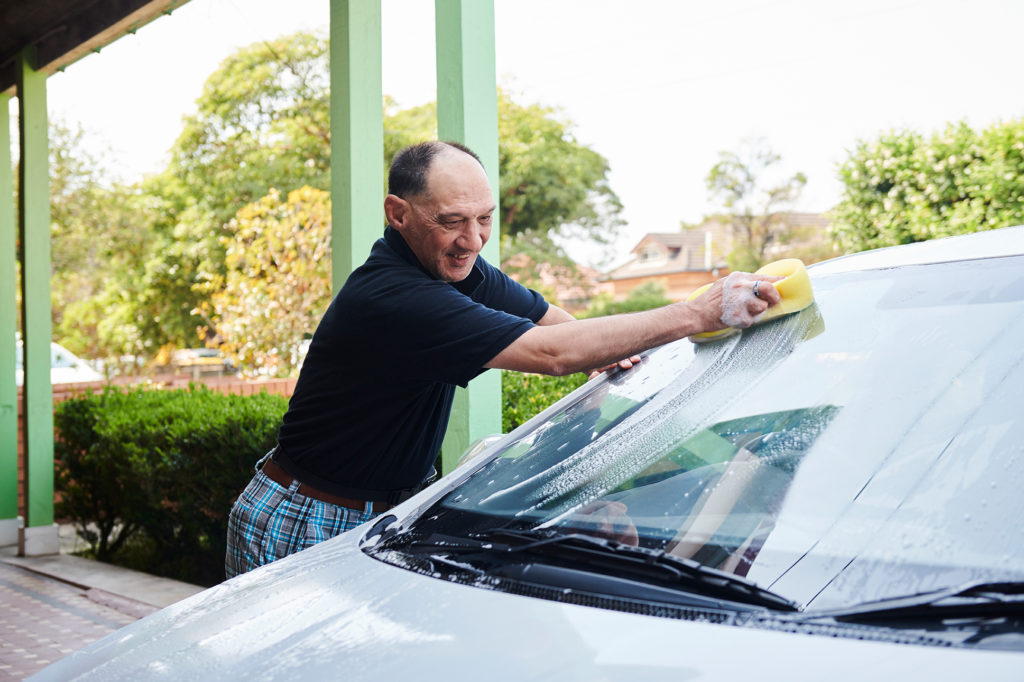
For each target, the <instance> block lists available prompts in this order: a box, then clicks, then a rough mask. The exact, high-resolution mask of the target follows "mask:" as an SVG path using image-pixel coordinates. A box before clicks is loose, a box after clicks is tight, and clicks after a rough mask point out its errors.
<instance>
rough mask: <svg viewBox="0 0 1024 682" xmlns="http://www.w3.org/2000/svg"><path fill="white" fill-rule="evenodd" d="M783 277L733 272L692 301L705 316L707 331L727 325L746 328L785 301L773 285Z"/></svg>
mask: <svg viewBox="0 0 1024 682" xmlns="http://www.w3.org/2000/svg"><path fill="white" fill-rule="evenodd" d="M780 279H783V278H782V277H772V276H769V275H754V274H750V273H748V272H732V273H729V275H728V276H727V277H723V278H722V279H719V280H717V281H716V282H715V283H714V284H712V285H711V286H710V287H708V289H707V291H705V292H704V293H703V294H701V295H700V296H698V297H697V298H695V299H693V300H692V301H689V303H690V304H691V305H693V306H694V308H695V309H696V310H697V312H698V314H699V315H700V316H701V317H702V318H703V319H704V326H705V327H706V328H705V329H704V331H717V330H719V329H724V328H726V327H736V328H738V329H744V328H746V327H749V326H751V325H752V324H754V323H755V322H757V320H758V318H759V317H760V316H761V315H762V314H763V313H764V311H766V310H768V308H770V307H771V306H773V305H776V304H778V303H779V301H781V300H782V296H781V295H780V294H779V292H778V290H777V289H776V288H775V287H774V286H772V282H777V281H779V280H780Z"/></svg>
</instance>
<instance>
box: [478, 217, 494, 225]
mask: <svg viewBox="0 0 1024 682" xmlns="http://www.w3.org/2000/svg"><path fill="white" fill-rule="evenodd" d="M480 222H481V224H483V225H489V224H490V223H491V216H489V215H484V216H480Z"/></svg>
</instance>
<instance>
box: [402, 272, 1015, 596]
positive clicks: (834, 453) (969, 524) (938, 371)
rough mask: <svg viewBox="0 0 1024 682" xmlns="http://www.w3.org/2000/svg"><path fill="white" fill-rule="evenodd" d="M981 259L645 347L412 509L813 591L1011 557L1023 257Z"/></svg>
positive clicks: (1006, 569)
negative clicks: (641, 551)
mask: <svg viewBox="0 0 1024 682" xmlns="http://www.w3.org/2000/svg"><path fill="white" fill-rule="evenodd" d="M984 267H985V273H986V274H985V277H984V278H979V277H977V274H976V273H977V268H978V265H977V264H974V263H969V262H968V263H949V264H943V265H931V266H913V267H904V268H899V269H892V270H881V271H870V272H862V273H851V274H845V275H836V276H830V277H823V278H820V279H819V280H816V281H815V293H816V298H817V301H818V302H817V305H815V306H811V307H810V308H808V309H806V310H804V311H802V312H801V313H798V314H794V315H791V316H789V317H785V318H781V319H778V320H775V321H772V322H769V323H766V324H764V325H761V326H759V327H755V328H752V329H749V330H746V331H745V332H744V333H743V334H742V335H740V336H736V337H732V338H730V339H727V340H723V341H721V342H717V343H712V344H704V345H701V346H697V347H693V346H692V345H691V344H689V342H686V341H682V342H677V343H674V344H670V345H667V346H665V347H662V348H660V349H657V350H655V351H653V352H652V353H650V354H649V356H648V357H647V358H646V359H645V361H644V362H643V363H641V364H640V365H639V366H638V367H636V368H634V369H633V370H630V371H628V372H624V373H621V374H619V375H617V376H615V377H612V378H611V379H609V380H607V381H603V380H602V381H600V382H599V383H596V384H594V385H593V386H592V387H590V389H589V390H585V391H581V392H580V393H579V394H577V395H576V397H574V398H573V399H572V400H571V401H570V402H569V403H567V404H566V405H564V407H563V409H562V410H561V411H560V412H558V413H557V414H555V415H554V416H553V417H551V418H550V419H547V420H546V421H544V422H538V423H531V424H528V425H526V426H525V427H523V428H522V429H521V432H520V433H519V434H517V435H518V437H517V438H516V439H515V440H514V441H513V442H511V443H510V444H508V445H507V446H506V447H505V448H504V450H503V451H502V452H501V453H499V455H498V456H496V457H495V458H493V459H492V460H491V461H489V462H488V463H487V464H485V465H484V466H482V467H481V468H480V469H479V470H478V471H477V472H475V473H474V474H473V475H472V476H471V477H469V478H468V479H467V480H466V481H465V482H464V483H463V484H462V485H460V486H459V487H458V488H456V489H455V490H454V491H452V492H451V493H449V494H448V495H447V496H446V497H445V498H442V500H441V501H440V502H439V503H438V504H436V505H435V506H434V507H433V508H432V509H431V510H430V511H429V512H428V513H427V514H425V515H424V516H423V518H422V519H421V520H420V521H418V522H417V524H416V527H417V528H414V530H417V529H418V530H420V531H423V532H441V533H444V534H447V535H449V536H456V537H459V536H466V535H468V534H471V533H474V532H480V531H484V530H489V529H493V528H500V527H505V528H521V529H551V530H555V531H564V532H577V533H586V534H589V535H595V536H600V537H604V538H608V539H612V540H615V541H616V542H620V543H623V544H632V545H638V546H640V547H642V548H648V549H653V550H664V551H665V552H667V553H669V554H671V555H674V556H676V557H679V558H683V559H691V560H694V561H697V562H700V563H701V564H704V565H705V566H709V567H712V568H716V569H719V570H722V571H727V572H730V573H734V574H737V575H741V576H746V577H747V578H749V579H750V580H753V581H754V582H755V583H757V584H758V585H761V586H763V587H766V588H769V589H771V590H772V591H774V592H776V593H778V594H780V595H783V596H785V597H786V598H788V599H792V600H793V601H795V602H797V603H799V604H801V605H802V606H805V607H807V606H810V605H813V606H814V607H815V608H818V607H821V608H826V607H837V606H843V605H850V604H856V603H862V602H865V601H870V600H875V599H883V598H887V597H893V596H897V595H903V594H914V593H917V592H923V591H928V590H934V589H939V588H943V587H947V586H949V585H955V584H960V583H967V582H971V581H981V580H1000V579H1018V580H1019V579H1024V529H1022V528H1021V524H1019V523H1016V522H1008V520H1009V519H1020V518H1024V495H1021V494H1020V493H1019V491H1020V488H1021V486H1022V484H1024V470H1022V467H1021V464H1020V462H1021V461H1024V460H1022V457H1024V450H1022V445H1021V444H1022V443H1024V420H1022V419H1020V418H1019V414H1020V404H1021V392H1020V386H1022V385H1024V354H1022V350H1021V348H1022V343H1021V339H1022V338H1024V303H1022V298H1024V259H1021V258H1004V259H993V260H991V261H987V262H986V263H985V266H984ZM950 282H956V283H957V286H955V287H954V286H950V285H949V283H950Z"/></svg>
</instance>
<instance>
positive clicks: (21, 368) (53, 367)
mask: <svg viewBox="0 0 1024 682" xmlns="http://www.w3.org/2000/svg"><path fill="white" fill-rule="evenodd" d="M15 381H16V382H17V384H18V386H21V385H22V384H23V383H24V382H25V349H24V348H23V347H22V343H21V339H18V343H17V366H16V369H15ZM83 381H103V375H102V374H100V373H99V372H97V371H96V370H95V369H93V368H92V367H90V366H89V365H88V364H87V363H86V362H85V360H82V359H81V358H79V357H78V356H77V355H75V354H74V353H72V352H71V351H69V350H68V349H67V348H65V347H64V346H62V345H60V344H58V343H51V344H50V383H51V384H75V383H80V382H83Z"/></svg>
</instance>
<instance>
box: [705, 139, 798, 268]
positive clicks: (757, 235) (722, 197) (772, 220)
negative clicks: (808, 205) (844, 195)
mask: <svg viewBox="0 0 1024 682" xmlns="http://www.w3.org/2000/svg"><path fill="white" fill-rule="evenodd" d="M781 160H782V157H781V156H779V155H778V154H776V153H775V152H774V151H772V149H771V148H770V147H768V145H767V144H766V143H765V142H764V141H763V140H744V141H743V143H742V144H741V145H740V149H739V150H738V151H735V152H731V151H730V152H721V153H720V154H719V161H718V163H716V164H715V165H714V166H712V168H711V170H710V171H709V172H708V175H707V177H706V178H705V183H706V184H707V188H708V191H709V193H710V195H711V197H712V198H714V199H717V200H719V201H720V202H721V203H722V205H723V206H724V207H725V209H726V211H727V213H726V215H724V216H722V219H723V221H724V222H725V223H727V224H728V225H729V226H730V227H731V229H732V233H733V240H734V241H733V249H732V251H731V252H730V253H729V255H728V256H727V260H728V262H729V267H730V269H732V270H742V271H745V272H753V271H754V270H757V269H758V268H759V267H761V266H762V265H764V263H765V253H766V251H767V250H768V248H769V247H770V246H772V245H774V244H785V243H787V242H788V241H789V240H790V239H792V238H793V235H792V234H791V228H790V226H789V225H788V224H787V222H786V220H785V215H784V214H783V213H780V211H779V209H780V208H781V207H783V206H785V205H786V204H789V203H792V202H793V201H795V200H796V199H797V198H798V197H799V196H800V192H801V191H802V190H803V188H804V185H806V184H807V178H806V176H804V174H803V173H796V174H795V175H793V176H792V177H790V178H784V179H782V180H779V181H773V180H772V176H773V175H774V174H775V172H776V168H775V167H776V166H777V164H778V163H779V162H780V161H781ZM776 182H777V184H776Z"/></svg>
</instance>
